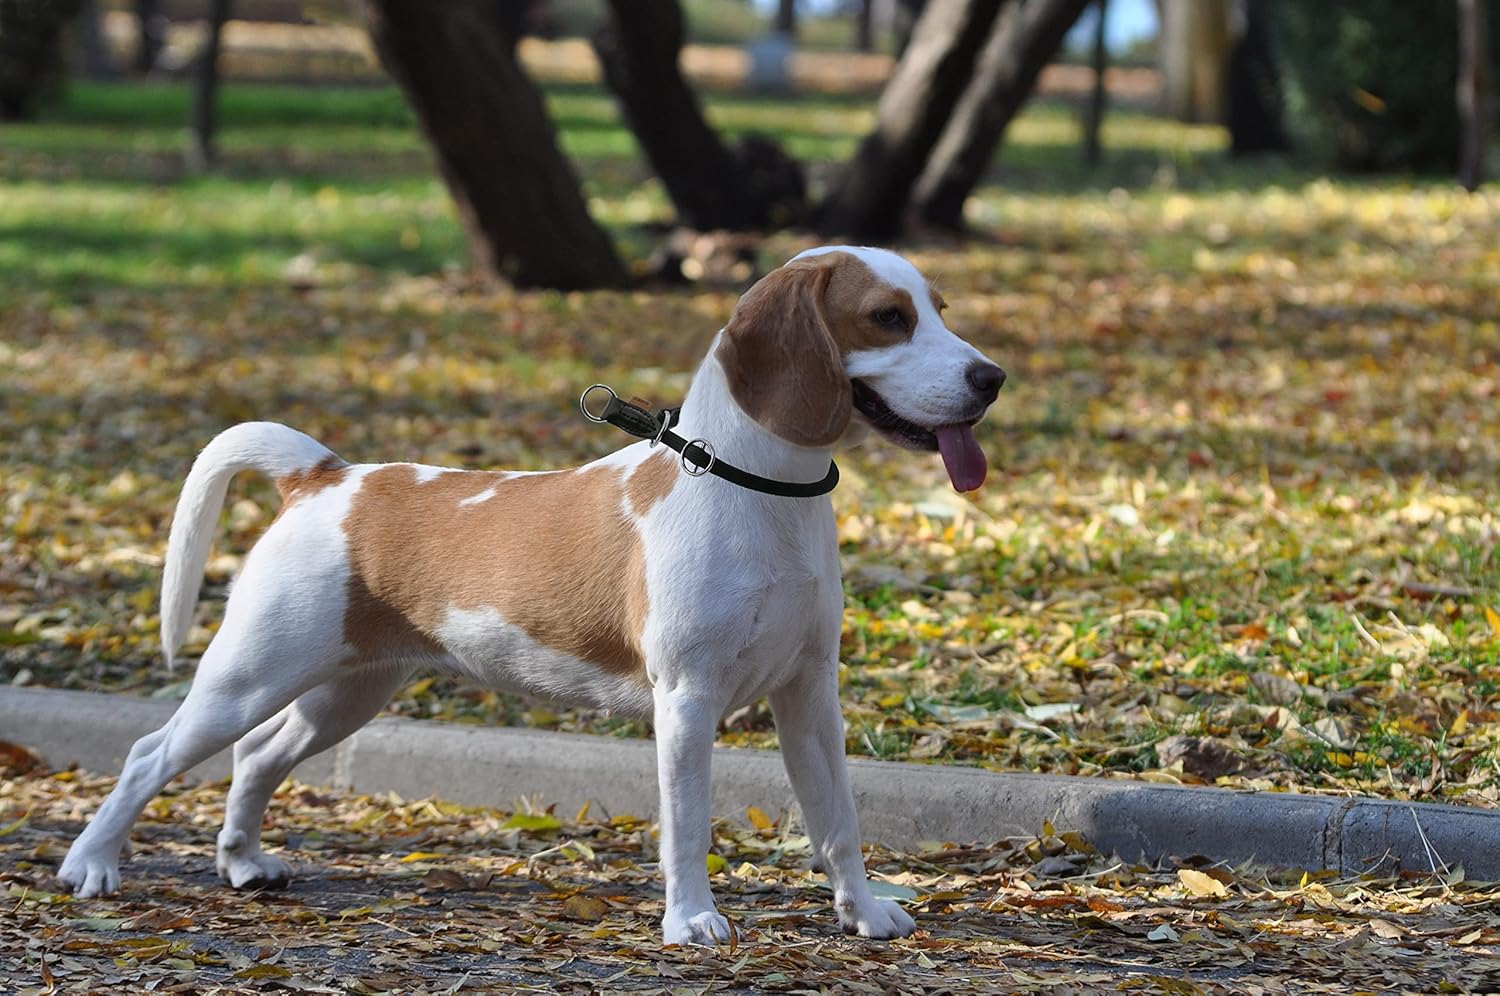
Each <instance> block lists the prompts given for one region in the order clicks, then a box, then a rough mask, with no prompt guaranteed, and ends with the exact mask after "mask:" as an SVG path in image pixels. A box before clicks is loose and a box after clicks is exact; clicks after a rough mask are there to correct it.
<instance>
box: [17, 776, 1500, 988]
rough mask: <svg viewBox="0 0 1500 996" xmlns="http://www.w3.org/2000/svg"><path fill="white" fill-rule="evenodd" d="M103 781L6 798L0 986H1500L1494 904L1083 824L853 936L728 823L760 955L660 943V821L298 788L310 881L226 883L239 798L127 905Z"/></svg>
mask: <svg viewBox="0 0 1500 996" xmlns="http://www.w3.org/2000/svg"><path fill="white" fill-rule="evenodd" d="M110 784H111V781H110V780H109V779H102V778H96V777H91V776H85V775H82V774H80V773H76V772H59V773H48V772H47V771H46V770H45V769H42V770H38V771H34V772H32V773H31V774H30V775H24V776H23V775H17V774H15V773H14V772H12V773H11V774H10V775H9V776H8V777H7V779H6V780H5V781H3V782H0V857H3V860H0V888H3V889H4V890H5V894H4V895H3V896H0V900H3V901H4V902H5V904H6V915H5V917H4V918H3V919H0V987H3V988H4V989H5V990H6V991H7V992H16V993H28V994H32V993H37V994H40V993H58V992H83V991H87V992H99V991H108V992H145V991H148V990H151V991H156V992H189V993H207V992H224V991H229V992H253V991H263V990H272V991H285V990H296V991H301V992H335V993H350V992H353V993H381V992H402V993H413V992H428V993H439V992H450V993H451V992H460V991H463V992H474V991H500V990H503V991H507V992H531V991H536V992H673V993H701V992H838V993H916V992H1017V993H1020V992H1065V993H1071V992H1098V991H1116V990H1129V991H1134V992H1145V993H1174V994H1193V993H1261V992H1277V993H1284V992H1294V993H1320V992H1328V993H1347V992H1354V991H1367V992H1395V991H1402V992H1480V991H1486V990H1492V989H1494V988H1495V987H1496V986H1500V916H1497V915H1496V912H1495V910H1496V903H1497V901H1500V892H1497V890H1496V887H1495V886H1480V885H1474V884H1472V883H1467V882H1464V881H1462V877H1461V875H1458V874H1454V875H1449V876H1447V878H1446V880H1443V879H1437V878H1424V877H1415V876H1414V877H1408V878H1404V879H1397V880H1375V879H1359V880H1347V881H1338V880H1334V879H1332V878H1328V877H1322V878H1315V877H1309V876H1304V875H1303V873H1301V872H1293V873H1278V872H1276V871H1272V870H1268V869H1263V868H1250V867H1245V868H1228V867H1223V866H1219V865H1212V864H1207V863H1205V862H1203V861H1201V860H1196V859H1192V858H1187V857H1185V858H1184V859H1182V860H1179V861H1174V862H1171V863H1169V864H1168V865H1166V866H1164V867H1162V868H1146V867H1134V866H1128V865H1123V864H1121V863H1120V862H1118V861H1116V860H1114V859H1112V858H1110V857H1109V856H1107V855H1101V854H1097V853H1095V852H1093V850H1092V849H1091V848H1090V847H1089V845H1088V842H1087V841H1085V840H1083V839H1081V838H1080V837H1078V835H1077V834H1074V833H1070V832H1068V831H1067V830H1066V829H1064V828H1060V827H1059V828H1047V827H1039V828H1038V834H1039V836H1038V837H1036V838H1033V839H1023V838H1017V839H1010V840H1003V841H998V842H986V843H980V844H974V845H969V844H956V843H951V842H949V843H933V844H931V845H929V846H926V847H924V848H922V849H919V850H917V851H915V852H913V853H906V854H903V853H895V852H889V851H884V850H875V851H872V852H870V853H869V854H868V856H867V863H868V865H869V867H870V869H871V872H872V874H873V875H874V876H875V879H876V883H877V884H876V889H877V890H878V891H880V892H881V893H883V894H885V895H887V896H890V897H892V898H896V899H898V900H899V901H902V902H903V903H905V905H906V906H907V908H908V909H910V910H911V911H912V913H913V915H914V916H915V917H916V918H917V922H918V932H917V933H916V934H915V935H913V936H912V937H910V938H907V939H905V940H900V941H895V942H890V943H883V942H873V941H863V940H858V939H851V938H846V937H844V936H843V935H841V934H840V933H839V930H838V926H837V923H836V920H835V918H834V915H833V911H832V903H831V897H830V894H829V892H828V890H827V888H826V885H825V884H824V880H823V877H822V876H821V875H816V874H813V873H811V872H809V871H807V870H806V864H807V857H808V851H809V848H808V844H807V838H806V837H805V836H802V835H801V834H800V833H799V832H798V831H797V829H796V828H795V827H793V826H778V825H775V824H773V823H772V822H771V821H770V820H769V819H768V818H767V817H766V815H765V814H763V813H760V812H758V811H751V812H749V813H747V814H745V816H744V817H736V818H735V819H732V820H723V821H718V822H716V823H715V824H714V835H713V853H712V855H711V856H710V858H709V862H710V867H711V868H712V869H713V876H712V877H713V885H714V889H715V891H716V893H717V896H718V901H719V903H720V908H721V910H723V911H724V912H725V913H726V914H727V915H729V916H730V918H731V920H732V921H733V922H734V923H735V924H736V925H737V926H738V927H739V928H741V929H745V930H746V935H745V937H744V938H743V939H742V940H741V941H740V942H739V943H737V944H735V945H733V946H729V945H725V946H722V947H720V948H717V949H713V950H708V949H683V948H667V949H663V948H662V947H661V943H660V934H659V926H658V923H659V920H660V917H661V913H662V905H663V904H662V893H661V883H660V879H659V872H658V869H657V867H656V864H655V859H656V853H655V851H656V836H655V834H656V828H655V827H654V826H652V825H651V824H650V823H649V822H648V821H645V820H642V819H639V818H637V817H635V816H632V815H628V814H623V813H615V814H605V813H598V812H584V813H579V814H576V815H575V816H574V818H571V819H570V818H567V817H566V816H558V815H556V814H553V813H549V812H546V811H545V810H533V811H527V810H525V809H522V810H520V811H518V812H516V813H503V812H496V811H492V810H482V809H468V808H462V807H457V806H452V805H449V804H445V803H441V802H436V801H432V800H421V801H403V800H400V799H396V798H391V797H378V798H372V797H369V796H349V795H343V794H337V793H334V794H327V793H324V792H323V791H321V790H318V789H314V788H310V787H306V786H299V785H296V784H294V783H288V784H286V785H284V786H283V787H282V790H281V791H280V792H279V793H278V794H277V796H276V798H275V799H274V800H273V802H272V805H271V816H270V820H271V824H272V826H273V829H270V830H268V831H267V833H266V838H267V840H268V841H271V842H272V843H273V845H274V846H275V847H276V848H278V849H279V850H280V851H281V853H282V854H284V855H286V856H288V857H289V858H290V859H291V860H293V861H294V862H295V863H296V864H297V865H298V867H299V869H300V871H301V873H302V874H303V875H304V877H303V878H300V879H298V880H297V881H295V882H293V884H292V885H291V887H290V888H289V889H288V890H287V891H285V892H252V893H235V892H232V891H230V890H228V889H226V888H224V887H222V886H221V885H220V884H219V883H218V880H217V878H216V877H215V874H214V870H213V864H214V858H213V835H214V832H215V830H216V827H217V825H218V822H219V821H220V820H221V819H222V816H223V799H224V793H223V789H222V787H221V786H209V787H202V788H182V787H176V788H173V789H171V790H169V791H168V793H167V794H166V795H164V796H163V797H162V798H161V799H159V800H158V801H157V802H155V803H153V804H152V805H151V806H150V807H148V809H147V814H146V817H145V819H144V820H143V822H142V823H141V824H140V825H139V826H138V827H137V830H136V833H135V835H134V838H133V855H132V857H131V858H130V859H129V860H128V861H127V862H126V864H125V865H124V871H125V879H126V880H125V887H124V891H123V892H122V893H121V895H120V896H118V897H116V898H112V899H93V900H75V899H73V898H72V897H70V896H66V895H59V894H58V893H57V892H56V891H55V890H56V882H55V880H54V879H53V878H52V875H53V873H54V872H55V871H56V866H57V863H58V862H59V861H60V859H61V856H62V854H63V853H64V852H65V851H66V848H67V845H68V842H69V840H70V838H71V837H72V835H73V834H74V833H76V831H77V829H78V827H79V825H80V823H81V821H82V819H83V818H84V817H85V816H86V815H87V814H89V813H90V812H92V811H93V809H94V808H95V807H96V806H97V805H98V803H99V802H100V800H101V799H102V798H103V794H104V792H105V791H106V790H107V789H108V788H109V786H110Z"/></svg>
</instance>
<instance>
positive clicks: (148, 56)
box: [135, 0, 167, 76]
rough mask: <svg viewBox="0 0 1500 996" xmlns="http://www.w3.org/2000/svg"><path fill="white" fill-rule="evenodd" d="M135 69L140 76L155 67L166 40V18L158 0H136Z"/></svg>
mask: <svg viewBox="0 0 1500 996" xmlns="http://www.w3.org/2000/svg"><path fill="white" fill-rule="evenodd" d="M135 18H136V39H137V43H136V49H135V70H136V72H138V73H140V74H141V75H142V76H144V75H146V74H147V73H149V72H151V70H153V69H155V68H156V60H157V59H158V58H160V57H161V50H162V48H163V47H164V46H165V45H166V40H167V19H166V18H165V17H163V16H162V14H161V2H160V0H136V3H135Z"/></svg>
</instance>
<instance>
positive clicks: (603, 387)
mask: <svg viewBox="0 0 1500 996" xmlns="http://www.w3.org/2000/svg"><path fill="white" fill-rule="evenodd" d="M595 391H603V392H604V393H605V394H607V395H609V401H614V400H615V399H616V398H618V397H619V395H617V394H615V392H614V389H613V388H611V387H610V386H609V385H608V384H590V385H589V386H588V387H587V388H585V389H584V392H583V393H582V394H580V395H579V396H578V408H579V410H580V411H582V412H583V417H584V418H586V419H588V420H589V421H590V422H603V421H605V418H604V416H603V415H595V414H594V413H593V412H591V411H589V395H590V394H593V393H594V392H595ZM609 401H606V402H605V403H604V404H605V408H608V406H609ZM600 410H601V411H603V410H604V409H600Z"/></svg>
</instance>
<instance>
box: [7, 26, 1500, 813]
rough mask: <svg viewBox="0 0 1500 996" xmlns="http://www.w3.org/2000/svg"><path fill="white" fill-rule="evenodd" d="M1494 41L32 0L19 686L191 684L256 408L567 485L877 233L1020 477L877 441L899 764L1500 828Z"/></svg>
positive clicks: (20, 235) (854, 694) (1000, 454)
mask: <svg viewBox="0 0 1500 996" xmlns="http://www.w3.org/2000/svg"><path fill="white" fill-rule="evenodd" d="M1497 53H1500V17H1496V16H1495V10H1494V5H1493V4H1492V3H1488V2H1486V0H1431V2H1427V3H1413V2H1408V0H1357V2H1356V0H1107V2H1102V0H1008V2H1004V0H983V2H982V0H926V2H922V0H803V2H795V0H777V2H769V0H753V2H752V0H533V2H521V0H442V2H435V0H422V2H419V0H367V2H363V3H358V4H351V3H346V2H343V0H306V2H299V0H0V119H3V120H0V394H3V402H4V404H3V406H0V454H3V457H4V464H3V475H4V476H3V479H0V502H3V504H0V518H3V524H4V527H5V528H4V530H3V531H0V596H3V597H0V664H3V668H4V672H3V677H4V679H5V680H7V681H11V682H14V683H17V684H49V685H57V686H62V687H80V688H93V689H109V690H119V691H131V692H136V693H139V694H155V695H163V696H175V695H180V694H182V692H183V689H184V688H185V684H186V682H185V679H186V678H190V674H186V675H185V674H182V673H179V674H176V675H168V674H166V673H165V672H164V671H163V669H161V668H160V667H159V665H158V661H159V660H160V648H159V646H158V645H157V643H156V627H157V618H156V601H155V600H156V588H157V584H158V579H159V570H160V561H161V554H162V551H163V548H164V543H165V537H166V531H167V525H168V523H169V521H170V517H171V512H172V507H173V504H174V502H175V498H176V493H177V489H178V487H179V486H180V482H181V479H182V477H183V474H184V473H185V471H186V468H187V466H188V464H189V462H190V461H191V458H192V456H193V454H194V453H195V452H196V451H197V450H198V449H199V448H201V447H202V446H203V445H204V443H206V442H207V440H208V439H210V438H211V437H212V436H213V434H214V433H215V432H217V431H219V430H221V429H223V428H224V427H226V426H227V425H229V424H232V423H233V422H236V421H241V420H245V419H252V418H270V419H276V420H280V421H284V422H288V423H290V424H293V425H296V426H297V427H298V428H301V429H303V430H305V431H308V432H310V433H312V434H313V435H315V436H318V437H319V438H321V439H323V440H324V441H326V442H327V443H328V444H329V445H331V446H332V447H333V448H335V449H336V450H338V451H339V452H341V453H342V454H343V455H344V456H345V457H347V458H349V459H351V460H389V459H418V460H423V461H425V462H429V463H446V464H450V465H456V466H475V467H516V468H539V467H557V466H566V465H570V464H574V463H577V462H580V461H583V460H586V459H590V458H593V457H596V456H599V455H601V454H603V453H605V452H608V451H610V450H612V449H614V448H617V447H618V446H619V445H621V444H622V443H623V442H624V440H623V439H622V438H616V436H615V435H614V434H612V433H610V432H607V431H603V430H600V429H597V428H594V427H591V426H589V425H587V424H586V423H585V422H583V420H582V419H581V418H579V417H578V416H577V413H576V410H575V409H574V407H573V406H574V400H575V399H576V398H577V396H578V393H579V391H580V390H581V389H582V388H583V387H584V386H586V385H588V384H590V383H593V382H596V381H605V382H609V383H611V384H613V385H614V386H615V387H616V389H618V390H620V392H621V393H622V394H624V395H627V396H628V395H630V394H637V395H640V396H643V397H646V398H649V399H651V400H653V401H656V402H658V403H661V404H674V403H676V402H677V401H678V400H679V399H680V398H681V395H682V392H683V391H684V390H685V389H686V385H687V382H688V378H689V377H690V375H691V371H692V369H693V368H694V366H695V365H696V363H697V362H698V360H699V359H700V358H701V356H702V355H703V351H704V349H705V348H706V347H707V345H708V342H709V340H710V338H711V337H712V335H713V334H714V331H715V330H716V329H718V328H719V327H721V326H722V324H723V322H724V320H725V319H726V318H727V316H728V314H729V311H730V309H731V308H732V307H733V304H734V301H735V300H736V298H737V296H738V294H739V293H741V292H742V291H743V290H744V288H745V287H747V286H748V285H749V283H750V282H751V281H753V280H754V279H756V278H757V277H758V276H759V275H761V274H763V273H765V272H767V271H768V270H770V269H771V268H774V267H775V266H777V265H779V264H780V263H781V262H782V261H784V260H785V259H786V258H788V257H789V256H791V255H793V254H795V253H796V252H798V251H800V250H801V249H804V248H806V247H808V246H810V245H814V244H818V243H821V242H826V241H852V242H861V243H877V244H884V245H890V246H893V247H895V248H897V249H899V250H900V251H902V252H904V253H906V254H907V255H909V256H910V257H911V258H912V259H913V260H914V261H915V262H916V263H917V264H918V265H919V266H920V267H922V268H923V270H924V271H925V272H926V273H928V274H929V275H930V276H932V277H934V278H935V280H936V282H937V283H938V285H939V286H940V287H941V289H942V291H943V293H944V295H945V296H946V297H947V299H948V300H949V301H950V302H951V303H952V308H951V309H950V311H949V312H948V318H949V320H950V324H952V326H953V327H954V328H955V329H956V330H957V331H959V332H960V333H962V334H964V335H966V336H967V337H969V338H971V339H972V340H973V341H974V342H975V343H976V344H978V345H979V346H980V347H981V348H983V349H984V350H986V351H987V352H988V353H989V354H990V355H991V356H992V357H994V358H995V359H996V360H997V361H998V362H999V363H1001V365H1003V366H1004V367H1006V369H1007V370H1009V371H1010V373H1011V380H1010V382H1009V383H1008V384H1007V386H1006V389H1005V391H1004V392H1003V393H1002V395H1001V398H1000V402H999V404H998V405H997V406H996V409H995V411H994V412H993V414H992V415H991V417H990V418H989V419H988V420H987V421H986V422H985V423H984V424H983V425H982V426H981V427H980V439H981V442H982V443H983V444H984V446H985V448H986V449H987V451H988V452H989V454H990V459H991V464H992V467H993V470H992V473H991V478H990V483H989V485H988V486H987V487H986V488H985V489H984V490H983V491H982V492H980V493H978V494H977V495H974V496H970V497H968V498H961V497H959V496H956V495H954V494H952V492H951V489H949V488H948V487H947V485H946V482H945V481H944V479H943V475H942V471H941V466H940V464H939V463H938V461H937V460H936V459H935V458H930V459H929V458H927V457H925V456H923V455H913V454H908V453H904V452H896V451H892V450H890V449H889V448H881V447H878V446H872V447H864V448H861V449H859V450H857V451H854V452H851V453H850V454H848V455H847V456H841V457H840V461H841V465H843V466H844V468H845V479H844V484H843V485H842V486H841V487H840V489H839V491H838V492H837V493H836V494H835V508H836V510H837V512H838V515H839V521H840V536H841V541H842V545H843V553H844V558H845V565H846V572H847V584H848V613H847V621H846V627H845V645H844V663H845V665H846V669H845V674H844V679H845V680H844V684H845V687H846V692H847V695H846V703H847V705H846V717H847V719H848V721H849V733H848V740H849V747H850V749H851V750H854V751H857V752H860V753H865V754H871V755H874V756H880V757H899V758H915V759H933V760H945V761H950V762H955V763H969V764H984V765H991V766H996V767H1023V768H1038V769H1042V770H1050V771H1058V772H1065V771H1071V772H1082V773H1088V774H1117V775H1127V774H1128V775H1134V776H1142V777H1153V778H1158V779H1161V780H1171V781H1225V780H1228V781H1229V782H1232V783H1236V784H1254V785H1278V786H1296V787H1301V788H1313V789H1317V788H1328V789H1333V790H1344V789H1346V788H1350V787H1353V788H1357V789H1360V790H1366V791H1379V792H1381V793H1382V794H1387V795H1391V794H1394V795H1398V796H1403V797H1410V798H1418V797H1433V798H1437V797H1441V798H1453V799H1460V800H1463V801H1467V802H1471V803H1474V804H1480V805H1495V804H1496V803H1497V801H1500V795H1497V793H1500V772H1497V767H1496V766H1497V761H1496V758H1497V756H1500V753H1497V751H1496V750H1495V747H1496V746H1497V744H1500V713H1497V711H1496V710H1497V695H1500V665H1497V657H1500V597H1497V594H1496V593H1497V590H1500V557H1497V556H1496V554H1495V548H1496V545H1497V535H1500V532H1497V530H1500V525H1497V512H1496V509H1497V504H1500V433H1497V432H1496V431H1495V426H1496V424H1497V422H1500V414H1497V412H1500V331H1497V321H1500V305H1497V300H1500V293H1497V288H1500V194H1497V193H1496V188H1495V186H1494V184H1493V183H1490V184H1488V185H1486V180H1487V179H1488V178H1490V177H1493V176H1494V174H1495V170H1496V164H1497V147H1496V144H1495V139H1494V136H1495V133H1496V129H1495V124H1496V115H1497V104H1496V101H1495V100H1494V96H1493V92H1494V85H1493V84H1494V79H1495V59H1496V54H1497ZM275 507H276V503H275V499H274V492H273V491H272V489H271V488H270V487H269V486H268V485H267V484H265V483H264V482H255V481H247V482H239V483H237V484H236V490H235V492H234V495H233V497H232V500H231V503H230V506H229V509H228V511H227V512H226V517H225V529H226V533H225V541H224V542H223V543H222V544H221V546H220V548H219V549H220V551H221V552H220V553H219V554H218V555H217V556H216V557H215V559H214V561H213V563H212V564H211V565H210V586H209V588H208V590H207V597H206V598H205V601H204V602H203V604H202V606H201V616H200V619H199V620H198V622H199V625H198V626H197V627H196V628H195V630H194V634H193V638H192V640H193V646H192V647H190V648H189V653H190V654H191V653H193V652H194V648H197V649H198V650H201V647H202V646H203V645H204V643H205V642H206V641H207V640H208V639H209V638H210V637H211V636H212V633H213V631H214V629H215V628H216V626H217V624H218V618H219V613H220V611H221V608H222V598H223V594H224V590H225V584H226V583H227V581H228V579H229V578H230V576H232V574H233V571H234V569H235V568H236V566H237V565H238V563H239V558H240V557H241V556H242V555H243V553H244V551H245V549H247V548H248V546H249V544H250V543H251V542H253V541H254V539H255V537H256V536H257V535H259V533H260V532H261V531H262V530H263V529H264V527H265V525H266V523H267V522H268V521H269V519H270V517H271V515H272V514H273V513H274V510H275ZM392 708H393V710H394V711H396V712H400V713H403V714H407V715H416V716H430V717H442V718H449V719H455V720H459V721H471V722H479V721H486V722H489V721H503V722H528V723H532V724H534V725H539V726H545V727H554V728H556V727H561V728H568V729H588V730H595V731H601V732H616V733H621V734H632V735H633V734H639V733H642V732H644V730H643V728H642V727H640V726H639V724H632V723H630V722H627V721H624V720H621V719H619V718H611V717H604V716H595V715H590V714H583V713H574V712H569V713H557V712H553V711H551V710H550V709H547V708H543V707H540V706H535V705H532V704H527V703H523V702H520V701H519V700H512V699H510V698H507V697H504V696H499V695H496V694H495V693H492V692H488V691H484V690H476V689H464V688H459V687H457V686H455V685H453V684H452V683H449V682H446V681H436V682H435V681H433V680H432V679H423V680H422V681H419V682H417V683H415V684H414V685H413V686H412V687H410V688H408V689H407V690H406V691H405V692H403V693H402V695H401V696H399V697H398V699H397V701H396V702H395V703H394V704H393V706H392ZM726 737H727V739H729V740H730V741H731V742H742V743H747V744H765V743H769V742H771V741H772V739H773V734H772V732H771V727H770V721H769V716H768V715H767V714H766V713H765V711H764V710H763V709H761V708H759V707H757V708H752V709H749V710H745V711H744V712H743V713H742V714H740V715H737V716H735V717H732V718H731V721H730V722H729V724H728V728H727V732H726ZM1184 738H1187V739H1184ZM1204 744H1208V746H1203V745H1204Z"/></svg>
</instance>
